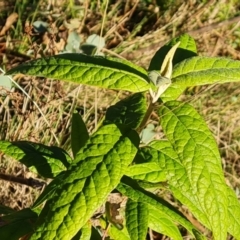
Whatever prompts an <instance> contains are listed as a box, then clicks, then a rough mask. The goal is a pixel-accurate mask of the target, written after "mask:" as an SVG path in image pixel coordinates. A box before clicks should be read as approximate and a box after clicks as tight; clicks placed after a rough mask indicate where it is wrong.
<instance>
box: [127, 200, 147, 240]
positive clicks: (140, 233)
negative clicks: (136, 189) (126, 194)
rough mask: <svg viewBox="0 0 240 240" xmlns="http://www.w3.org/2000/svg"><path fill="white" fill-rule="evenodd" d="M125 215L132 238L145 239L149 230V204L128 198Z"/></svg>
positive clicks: (134, 239)
mask: <svg viewBox="0 0 240 240" xmlns="http://www.w3.org/2000/svg"><path fill="white" fill-rule="evenodd" d="M125 217H126V227H127V229H128V233H129V235H130V238H131V240H145V239H146V235H147V230H148V205H147V204H144V203H142V202H135V201H132V200H131V199H128V201H127V205H126V210H125Z"/></svg>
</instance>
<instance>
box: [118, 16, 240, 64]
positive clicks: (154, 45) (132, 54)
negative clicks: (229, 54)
mask: <svg viewBox="0 0 240 240" xmlns="http://www.w3.org/2000/svg"><path fill="white" fill-rule="evenodd" d="M239 21H240V16H237V17H234V18H231V19H227V20H224V21H222V22H218V23H213V24H210V25H208V26H205V27H202V28H199V29H196V30H191V31H188V32H187V33H188V34H189V35H191V36H192V37H198V36H199V35H200V34H203V33H208V32H211V31H212V30H216V29H217V28H220V27H224V26H228V25H231V24H234V23H238V22H239ZM165 42H166V40H164V41H159V42H157V43H152V44H151V45H150V46H147V47H143V48H139V49H138V50H135V51H134V52H130V53H129V52H123V53H121V56H122V57H124V58H126V59H129V60H131V59H134V58H135V59H136V58H138V57H139V56H140V55H141V54H144V53H145V52H146V51H149V50H152V49H158V48H159V47H161V46H162V45H163V44H164V43H165Z"/></svg>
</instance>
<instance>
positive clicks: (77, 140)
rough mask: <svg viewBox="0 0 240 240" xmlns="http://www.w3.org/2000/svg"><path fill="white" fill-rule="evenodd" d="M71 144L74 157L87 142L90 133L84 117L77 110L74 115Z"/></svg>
mask: <svg viewBox="0 0 240 240" xmlns="http://www.w3.org/2000/svg"><path fill="white" fill-rule="evenodd" d="M71 127H72V128H71V146H72V152H73V156H74V158H75V157H76V154H77V153H78V151H79V150H80V149H81V148H82V147H83V146H84V145H85V144H86V142H87V140H88V138H89V134H88V130H87V128H86V125H85V123H84V121H83V120H82V117H81V116H80V114H78V113H77V112H75V113H73V115H72V126H71Z"/></svg>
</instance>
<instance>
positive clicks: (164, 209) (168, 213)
mask: <svg viewBox="0 0 240 240" xmlns="http://www.w3.org/2000/svg"><path fill="white" fill-rule="evenodd" d="M117 190H118V191H119V192H120V193H122V194H123V195H125V196H127V197H129V198H130V199H132V200H133V201H136V202H142V203H145V204H148V206H149V207H153V208H154V209H155V211H156V212H158V214H159V215H163V216H165V217H168V218H170V219H172V220H173V221H174V222H176V223H179V224H181V225H182V226H184V227H185V228H186V229H187V230H188V231H189V232H190V233H191V234H193V232H192V230H193V229H195V228H194V226H193V225H192V224H191V223H190V222H189V221H188V220H187V219H186V218H185V217H184V216H183V215H182V213H180V212H179V211H178V210H177V209H175V208H174V207H173V206H172V205H170V204H169V203H168V202H166V201H165V200H163V199H161V198H159V197H157V196H156V195H154V194H153V193H151V192H148V191H146V190H144V189H143V188H141V187H139V185H138V184H137V183H136V182H135V181H134V180H132V179H130V178H128V177H125V176H124V177H123V178H122V180H121V183H120V184H119V185H118V186H117Z"/></svg>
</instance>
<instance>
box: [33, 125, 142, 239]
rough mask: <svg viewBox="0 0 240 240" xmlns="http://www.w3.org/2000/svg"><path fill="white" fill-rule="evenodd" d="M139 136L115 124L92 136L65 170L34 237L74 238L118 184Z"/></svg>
mask: <svg viewBox="0 0 240 240" xmlns="http://www.w3.org/2000/svg"><path fill="white" fill-rule="evenodd" d="M137 137H138V136H137V134H136V132H134V131H129V130H128V131H126V132H123V131H122V132H121V131H120V130H119V129H118V128H117V126H116V125H113V124H109V125H106V126H103V127H102V128H100V129H99V130H98V131H97V132H96V133H95V134H94V135H92V136H91V137H90V138H89V140H88V142H87V143H86V145H85V146H84V147H83V148H81V149H80V151H79V152H78V154H77V156H76V159H75V162H74V163H73V164H72V165H71V166H70V168H69V169H68V170H67V171H66V172H65V173H63V179H62V182H61V183H59V188H58V189H57V190H56V191H55V194H54V197H53V198H51V199H50V200H49V201H48V202H47V204H46V205H45V206H44V208H43V212H42V213H41V214H40V217H39V222H38V224H37V226H36V232H35V233H34V235H33V236H32V237H31V240H33V239H54V238H59V239H61V240H69V239H71V238H72V237H74V236H75V235H76V234H77V232H78V231H79V229H81V228H82V226H83V225H84V224H85V223H86V222H87V221H88V220H89V219H90V217H91V216H92V214H93V213H94V212H95V211H96V209H97V208H99V207H100V206H101V205H102V204H103V203H104V201H105V200H106V198H107V196H108V194H109V193H110V192H111V191H112V190H113V189H114V188H115V187H116V186H117V184H118V183H119V181H120V179H121V177H122V176H123V174H124V173H125V171H126V168H127V166H128V165H129V164H130V163H131V162H132V160H133V159H134V156H135V154H136V152H137V147H136V146H135V145H138V144H137V143H136V141H137V140H136V139H137ZM132 142H134V144H133V143H132ZM138 143H139V139H138ZM53 181H54V180H53ZM76 223H77V224H76Z"/></svg>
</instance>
